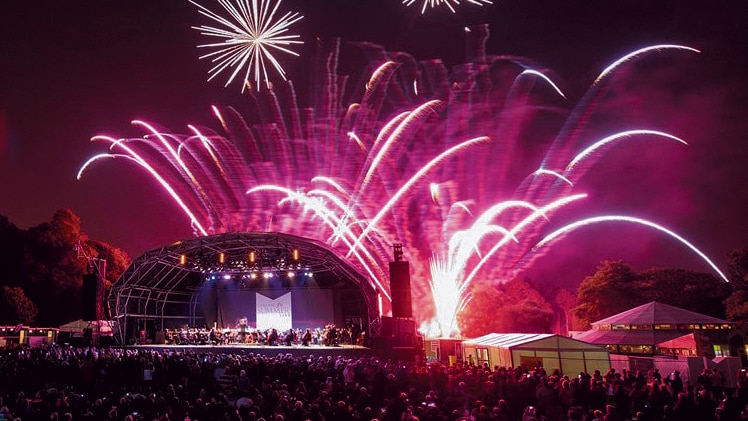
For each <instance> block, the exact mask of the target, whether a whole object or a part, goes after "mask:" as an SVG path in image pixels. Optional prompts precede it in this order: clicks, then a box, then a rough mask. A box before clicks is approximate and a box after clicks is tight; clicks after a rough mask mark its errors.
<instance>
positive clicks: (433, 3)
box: [403, 0, 493, 14]
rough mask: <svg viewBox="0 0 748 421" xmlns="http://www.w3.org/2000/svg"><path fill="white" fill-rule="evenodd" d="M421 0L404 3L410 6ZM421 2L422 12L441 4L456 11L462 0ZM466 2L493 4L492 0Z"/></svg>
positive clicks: (468, 0) (427, 0)
mask: <svg viewBox="0 0 748 421" xmlns="http://www.w3.org/2000/svg"><path fill="white" fill-rule="evenodd" d="M418 1H419V0H403V4H404V5H406V6H408V7H410V6H412V5H413V4H414V3H417V2H418ZM420 2H421V14H423V13H426V9H434V8H437V7H440V6H445V7H447V8H449V10H451V11H452V13H455V12H456V10H455V7H459V6H460V0H420ZM465 2H466V3H472V4H476V5H478V6H483V5H484V4H493V1H492V0H465Z"/></svg>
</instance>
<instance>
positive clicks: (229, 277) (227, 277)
mask: <svg viewBox="0 0 748 421" xmlns="http://www.w3.org/2000/svg"><path fill="white" fill-rule="evenodd" d="M223 279H225V280H229V279H231V275H229V274H228V273H225V274H224V275H223Z"/></svg>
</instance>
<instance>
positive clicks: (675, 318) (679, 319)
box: [592, 301, 730, 327]
mask: <svg viewBox="0 0 748 421" xmlns="http://www.w3.org/2000/svg"><path fill="white" fill-rule="evenodd" d="M724 323H730V322H728V321H727V320H722V319H718V318H716V317H711V316H707V315H704V314H699V313H695V312H693V311H688V310H684V309H682V308H678V307H673V306H671V305H667V304H663V303H658V302H657V301H652V302H650V303H647V304H644V305H641V306H639V307H634V308H632V309H631V310H627V311H624V312H623V313H618V314H616V315H613V316H610V317H607V318H605V319H602V320H598V321H596V322H594V323H592V326H593V327H597V326H600V325H616V324H622V325H656V324H724Z"/></svg>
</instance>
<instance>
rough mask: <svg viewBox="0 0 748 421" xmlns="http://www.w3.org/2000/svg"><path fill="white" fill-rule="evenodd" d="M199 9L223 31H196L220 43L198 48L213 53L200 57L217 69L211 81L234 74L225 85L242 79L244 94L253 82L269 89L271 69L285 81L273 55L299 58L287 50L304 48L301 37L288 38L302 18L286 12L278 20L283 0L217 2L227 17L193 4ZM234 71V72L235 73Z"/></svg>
mask: <svg viewBox="0 0 748 421" xmlns="http://www.w3.org/2000/svg"><path fill="white" fill-rule="evenodd" d="M190 3H192V4H194V5H195V6H197V7H198V9H199V12H200V14H201V15H203V16H206V17H208V18H210V19H212V20H213V21H215V22H216V23H218V24H220V25H221V26H222V27H213V26H208V25H202V26H198V27H193V28H194V29H197V30H199V31H200V33H201V34H202V35H205V36H206V37H211V38H218V39H220V40H221V42H216V43H208V44H201V45H198V48H206V49H210V50H213V51H211V52H210V53H207V54H204V55H202V56H200V58H201V59H210V60H211V62H212V63H214V66H213V67H212V68H211V69H210V70H209V71H208V73H209V75H210V76H209V77H208V80H212V79H213V78H215V77H216V76H218V74H220V73H222V72H223V71H227V72H231V75H230V76H229V78H228V80H227V81H226V85H224V86H228V85H229V84H231V82H232V81H233V80H234V79H236V77H237V76H240V75H242V76H241V82H242V92H244V89H245V87H246V86H247V85H248V84H249V81H250V78H252V79H253V80H254V81H255V84H256V86H257V89H260V86H261V82H264V83H265V84H266V85H268V86H269V85H270V80H269V77H268V66H272V67H273V68H274V69H275V70H276V72H278V74H280V75H281V77H282V78H283V80H286V72H285V71H284V70H283V67H282V66H281V64H280V62H279V61H278V59H277V58H276V57H275V56H274V55H273V54H274V53H285V54H291V55H294V56H298V54H297V53H296V52H294V51H292V50H290V49H289V48H288V47H289V46H291V45H293V44H303V42H302V41H299V40H298V38H299V36H298V35H290V34H288V30H289V28H290V26H291V25H293V24H294V23H296V22H298V21H299V20H301V19H302V18H303V16H301V15H299V14H298V13H295V12H287V13H286V14H284V15H283V16H282V17H280V18H277V19H276V14H279V12H278V8H279V7H280V4H281V0H278V1H277V2H275V1H274V0H236V4H234V3H232V2H231V1H230V0H218V3H219V4H220V5H221V6H222V7H223V9H224V10H225V12H227V13H228V15H229V16H228V17H223V16H221V15H220V14H218V13H215V12H213V11H211V10H210V9H208V8H207V7H205V6H203V5H201V4H199V3H197V2H195V1H192V0H190ZM232 69H233V70H232Z"/></svg>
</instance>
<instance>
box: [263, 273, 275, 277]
mask: <svg viewBox="0 0 748 421" xmlns="http://www.w3.org/2000/svg"><path fill="white" fill-rule="evenodd" d="M263 276H264V277H265V279H270V278H272V277H273V274H272V272H265V274H264V275H263Z"/></svg>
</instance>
